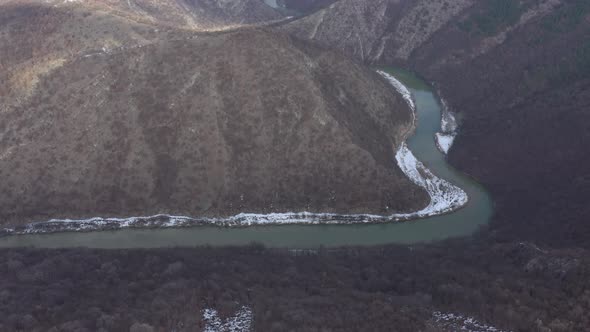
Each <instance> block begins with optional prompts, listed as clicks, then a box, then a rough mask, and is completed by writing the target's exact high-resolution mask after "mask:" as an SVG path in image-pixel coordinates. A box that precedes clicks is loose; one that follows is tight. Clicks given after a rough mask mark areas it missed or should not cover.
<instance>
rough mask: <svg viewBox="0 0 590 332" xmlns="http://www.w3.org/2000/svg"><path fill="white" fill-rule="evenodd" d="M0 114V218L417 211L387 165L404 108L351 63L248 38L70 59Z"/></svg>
mask: <svg viewBox="0 0 590 332" xmlns="http://www.w3.org/2000/svg"><path fill="white" fill-rule="evenodd" d="M0 107H2V108H1V109H2V113H3V120H4V121H2V124H1V125H0V181H1V187H2V188H3V191H4V194H3V195H2V197H1V198H0V206H1V207H2V209H1V211H2V216H1V218H2V220H4V221H5V222H6V221H7V220H8V221H12V222H14V223H21V222H27V221H34V220H45V219H49V218H53V217H60V218H65V217H76V218H79V217H90V216H97V215H100V216H129V215H147V214H155V213H160V212H164V213H173V214H185V215H216V216H217V215H231V214H235V213H239V212H244V211H247V212H273V211H288V210H295V211H301V210H310V211H320V212H324V211H325V212H330V211H336V212H347V213H355V212H373V213H390V212H393V211H411V210H418V209H420V208H422V207H424V206H425V205H426V204H427V202H428V196H427V195H426V193H425V192H423V191H422V190H421V189H419V188H417V187H416V186H414V185H413V184H412V183H411V182H410V181H409V180H408V179H407V178H406V177H405V176H404V174H403V173H402V172H401V170H399V169H398V168H397V167H396V166H395V161H394V151H395V149H396V148H397V147H398V146H399V145H400V144H401V142H402V140H403V139H404V138H405V135H406V134H407V133H408V131H409V130H411V127H412V116H411V112H410V111H409V109H408V107H407V105H406V104H405V102H404V101H403V99H402V97H401V96H398V95H396V94H395V93H394V92H393V91H392V89H391V87H390V86H389V85H388V84H387V82H385V81H384V80H382V79H381V78H379V77H378V75H377V74H375V73H373V72H372V71H370V70H368V69H366V68H364V67H362V66H360V65H359V64H356V63H354V62H351V61H349V60H346V59H345V58H343V57H341V56H339V55H338V54H336V53H333V52H329V51H325V50H322V49H320V48H317V47H312V46H310V45H308V44H307V43H303V42H300V41H297V40H293V39H292V38H289V37H286V36H283V35H280V34H275V33H269V32H267V31H264V30H260V29H254V30H249V29H247V30H244V31H239V32H231V33H225V34H219V33H217V34H202V35H199V36H197V38H192V39H185V40H178V41H162V42H158V43H152V44H150V45H147V46H143V47H136V48H132V49H123V50H119V51H118V52H111V53H99V54H94V55H91V56H81V57H78V58H74V59H72V60H70V61H67V62H64V63H62V64H61V66H60V67H59V68H56V69H54V70H53V71H51V72H49V73H47V74H45V75H42V76H41V77H39V82H38V83H37V88H36V89H35V90H33V91H32V92H31V95H30V96H29V97H28V98H27V99H26V100H25V101H23V102H21V103H14V102H13V100H12V98H9V99H8V100H5V99H3V100H2V105H1V106H0Z"/></svg>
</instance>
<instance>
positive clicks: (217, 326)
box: [203, 306, 253, 332]
mask: <svg viewBox="0 0 590 332" xmlns="http://www.w3.org/2000/svg"><path fill="white" fill-rule="evenodd" d="M203 320H204V321H205V324H206V325H205V329H204V330H203V332H247V331H250V330H251V329H252V320H253V316H252V309H250V308H249V307H246V306H243V307H241V308H240V310H238V312H237V313H236V314H235V315H234V316H232V317H230V318H228V319H227V320H225V322H224V321H222V320H221V318H220V317H219V313H218V312H217V310H215V309H205V310H203Z"/></svg>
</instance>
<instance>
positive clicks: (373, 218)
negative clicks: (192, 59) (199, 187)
mask: <svg viewBox="0 0 590 332" xmlns="http://www.w3.org/2000/svg"><path fill="white" fill-rule="evenodd" d="M390 72H391V73H393V74H394V75H396V74H397V75H399V76H400V77H401V78H402V80H403V82H404V84H407V86H408V87H409V88H410V90H411V92H410V91H408V90H405V91H407V92H406V94H409V93H411V94H412V95H411V96H410V95H407V98H408V99H407V100H408V101H409V102H410V103H411V105H413V106H412V108H415V109H416V120H415V121H416V123H417V124H418V126H417V127H416V129H415V130H414V132H413V133H411V136H410V137H409V139H408V141H407V144H408V147H409V150H407V148H405V147H404V148H400V151H399V152H398V163H400V164H402V163H403V162H404V161H403V160H400V159H399V158H401V156H400V152H403V153H406V154H409V156H406V158H408V157H409V158H410V160H409V161H410V165H412V163H414V166H413V167H416V165H415V163H416V161H415V160H413V161H412V158H413V154H415V155H416V157H417V158H418V160H421V161H423V162H424V163H425V165H426V166H427V167H428V169H429V170H431V171H432V172H434V174H436V175H438V176H441V177H442V179H444V180H443V181H442V183H437V182H433V183H429V184H428V186H429V187H431V188H436V189H437V190H435V191H434V192H429V193H430V195H431V198H430V199H431V203H430V204H429V206H428V207H426V208H425V209H424V210H423V211H420V212H417V213H408V214H404V215H398V216H396V215H393V216H378V215H337V214H312V213H294V214H288V213H287V214H277V213H275V214H269V215H252V214H250V215H249V214H241V215H237V216H234V217H232V218H229V219H225V220H224V219H200V218H191V217H179V216H165V215H164V216H154V217H146V218H129V219H112V220H109V219H95V220H92V219H89V220H86V221H75V220H63V221H59V220H56V221H52V222H45V223H43V222H42V223H36V224H32V225H25V226H22V227H17V228H14V229H13V230H5V235H7V236H5V237H3V238H0V246H8V247H13V246H27V247H28V246H33V247H76V246H78V245H80V244H81V243H84V245H85V246H88V247H96V248H151V247H170V246H198V245H215V246H224V245H245V244H249V243H252V242H256V243H261V244H264V245H267V246H271V247H287V248H315V247H318V246H328V247H339V246H347V245H377V244H387V243H421V242H430V241H434V240H442V239H446V238H449V237H458V236H465V235H469V234H472V233H473V232H475V231H476V230H477V229H479V227H481V226H482V225H485V224H487V223H488V222H489V219H490V217H491V214H492V203H491V199H490V197H489V196H488V194H487V192H486V191H485V189H483V188H482V187H481V186H480V185H479V184H477V183H476V182H475V181H473V180H472V179H470V178H468V177H466V176H464V175H461V174H460V173H459V172H457V171H456V170H454V169H453V168H452V166H450V165H448V163H447V162H446V159H445V156H444V154H443V153H441V152H440V151H439V150H438V149H437V147H436V145H435V141H434V137H435V134H436V133H437V132H438V131H439V130H440V129H441V117H442V116H441V110H442V107H441V103H440V101H439V100H437V98H436V96H435V95H434V93H433V91H432V90H430V88H429V86H428V85H427V84H425V83H424V82H423V81H421V80H420V79H418V78H417V77H413V76H411V74H409V73H407V72H403V71H398V70H395V69H393V70H392V69H390ZM381 73H382V74H383V75H386V77H388V75H389V74H387V73H385V72H381ZM396 83H397V84H398V85H399V84H401V83H399V82H396ZM391 88H392V90H393V89H394V87H393V86H392V87H391ZM401 88H402V89H405V87H404V86H403V85H402V86H401ZM414 100H415V106H414ZM410 151H411V152H410ZM406 162H407V161H406ZM418 163H420V162H418ZM400 166H401V165H400ZM410 167H412V166H410ZM402 169H403V167H402ZM405 172H406V174H407V175H409V176H410V177H419V175H418V169H416V168H414V170H405ZM420 172H421V173H422V172H424V171H422V170H420ZM426 172H430V171H428V170H426ZM431 176H432V175H430V177H431ZM428 179H429V180H430V178H428ZM433 180H435V181H440V179H438V180H437V179H436V178H434V179H433ZM420 181H423V180H420ZM445 181H450V182H452V183H454V184H456V185H458V186H459V187H460V188H461V189H459V188H457V187H454V186H453V185H450V186H449V185H447V184H445V183H444V182H445ZM439 189H442V190H441V191H438V190H439ZM463 190H465V192H463ZM417 218H421V219H419V220H414V219H417ZM422 218H425V219H422ZM400 220H401V221H400ZM404 220H409V221H404ZM383 223H386V224H383ZM211 224H216V225H217V226H216V227H211V226H209V225H211ZM273 224H274V225H280V227H278V226H268V225H273ZM308 224H316V225H314V226H306V225H308ZM355 224H365V225H362V226H360V225H355ZM370 224H374V225H370ZM122 225H124V226H122ZM265 225H266V226H265ZM191 226H192V227H191ZM195 226H196V227H195ZM219 226H221V227H223V228H221V229H220V228H219ZM240 226H242V227H240ZM243 226H248V227H245V228H244V227H243ZM186 227H190V228H186ZM227 227H230V228H231V229H228V228H227ZM142 228H144V229H142ZM145 228H147V229H145ZM151 228H158V230H150V229H151ZM166 228H172V229H166ZM113 229H120V230H118V231H116V232H113V231H112V230H113ZM100 230H102V231H104V230H106V231H107V232H89V233H88V231H100ZM80 231H81V232H82V233H80ZM53 232H74V233H61V234H52V235H43V233H53ZM12 234H20V235H18V236H11V235H12ZM26 234H31V235H26ZM34 234H38V235H34Z"/></svg>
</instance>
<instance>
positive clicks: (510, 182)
mask: <svg viewBox="0 0 590 332" xmlns="http://www.w3.org/2000/svg"><path fill="white" fill-rule="evenodd" d="M281 29H284V30H286V31H289V32H290V33H292V34H295V35H296V36H298V37H300V38H304V39H310V40H314V41H315V42H317V43H319V44H322V45H327V46H330V47H336V48H339V49H341V50H342V51H344V52H346V53H347V54H349V55H352V56H354V57H356V58H358V59H360V60H363V61H365V62H366V63H373V64H387V65H391V64H395V65H402V66H407V67H409V68H412V69H413V70H415V71H417V72H418V73H420V74H421V75H423V76H424V77H426V78H427V79H429V80H430V81H432V82H434V83H435V84H436V86H437V87H438V88H439V89H440V90H441V92H442V95H443V96H444V97H445V99H446V100H447V102H448V103H449V105H450V106H451V108H452V109H453V110H454V111H456V112H459V118H460V119H461V120H462V126H461V129H460V134H459V136H458V138H457V143H456V146H455V147H454V148H453V149H451V151H450V156H449V157H450V160H451V162H452V163H454V164H455V165H457V166H459V167H460V168H461V169H463V170H464V171H466V172H467V173H469V174H471V175H474V176H476V177H477V178H478V180H479V181H481V182H483V183H484V184H485V185H486V187H488V188H490V189H491V190H492V193H493V194H494V197H495V199H496V202H497V203H498V204H497V211H498V213H497V217H496V218H495V223H494V227H496V230H499V231H500V230H501V232H494V234H497V235H498V236H500V238H502V239H529V240H538V241H543V242H546V243H550V244H552V245H567V244H572V243H574V244H576V245H582V244H584V245H590V243H588V241H587V239H588V234H590V223H588V220H587V217H585V216H587V215H588V214H590V210H589V208H588V204H586V202H585V197H588V195H589V194H590V183H589V182H588V179H587V178H588V177H587V169H588V168H589V167H590V159H589V155H588V153H587V152H586V150H587V142H590V137H589V136H588V135H589V134H590V127H589V124H590V113H589V112H588V111H587V110H588V109H589V108H588V100H589V99H588V95H589V94H590V86H589V79H590V71H589V70H588V68H589V67H588V63H589V59H590V55H589V54H590V52H589V51H588V50H589V49H590V46H589V45H588V36H589V35H590V4H589V3H588V1H584V0H542V1H532V0H530V1H529V0H526V1H524V0H523V1H509V0H492V1H479V2H478V1H468V0H466V1H435V0H423V1H409V0H407V1H406V0H400V1H395V0H382V1H376V2H370V3H368V2H366V1H361V0H340V1H338V2H336V3H334V4H332V5H331V6H329V7H327V8H325V9H323V10H320V11H319V12H317V13H315V14H313V15H311V16H309V17H306V18H303V19H301V20H297V21H295V22H291V23H289V24H287V25H284V26H282V27H281ZM540 225H542V227H541V229H543V231H542V232H538V230H539V229H540V228H539V226H540Z"/></svg>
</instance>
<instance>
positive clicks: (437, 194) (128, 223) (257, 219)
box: [0, 71, 468, 236]
mask: <svg viewBox="0 0 590 332" xmlns="http://www.w3.org/2000/svg"><path fill="white" fill-rule="evenodd" d="M377 72H378V73H379V74H380V75H381V76H383V77H384V78H385V79H386V80H387V81H388V82H389V83H390V84H391V86H392V87H393V88H394V89H395V90H396V91H397V93H399V94H401V95H402V97H403V98H404V100H405V101H406V102H407V103H408V105H409V107H410V109H411V111H412V116H413V117H414V126H416V125H417V121H416V104H415V103H414V100H413V98H412V93H411V92H410V90H409V89H408V88H407V87H406V86H405V85H404V84H403V83H402V82H400V81H399V80H397V79H396V78H395V77H394V76H392V75H390V74H388V73H386V72H384V71H377ZM443 118H444V117H443ZM442 130H443V131H444V130H445V127H444V126H443V127H442ZM409 134H410V133H408V134H407V136H409ZM395 158H396V161H397V165H398V167H399V168H400V169H401V170H402V171H403V172H404V174H405V175H406V176H407V177H408V178H409V179H410V180H411V181H412V182H413V183H414V184H416V185H418V186H420V187H422V188H423V189H424V190H426V192H427V193H428V195H429V196H430V203H429V204H428V205H427V206H426V207H425V208H424V209H421V210H419V211H416V212H411V213H396V214H392V215H389V216H382V215H373V214H351V215H346V214H334V213H310V212H287V213H272V214H252V213H241V214H238V215H235V216H232V217H229V218H207V217H201V218H199V217H188V216H172V215H166V214H160V215H154V216H145V217H129V218H102V217H96V218H90V219H79V220H75V219H53V220H49V221H46V222H39V223H33V224H29V225H25V226H22V227H16V228H7V229H4V230H2V231H0V235H4V236H7V235H26V234H44V233H57V232H89V231H105V230H118V229H125V228H185V227H195V226H221V227H245V226H254V225H294V224H303V225H322V224H328V225H333V224H368V223H386V222H401V221H407V220H412V219H419V218H425V217H432V216H436V215H441V214H446V213H450V212H453V211H455V210H457V209H460V208H461V207H463V206H465V204H467V201H468V196H467V193H465V191H463V190H462V189H461V188H459V187H457V186H455V185H453V184H451V183H450V182H448V181H446V180H444V179H441V178H439V177H437V176H436V175H434V174H433V173H432V172H431V171H430V170H429V169H428V168H427V167H426V166H424V164H423V163H421V162H420V161H419V160H418V159H417V158H416V157H415V156H414V154H413V153H412V151H411V150H410V149H409V148H408V146H407V144H406V143H404V144H402V146H401V147H400V148H399V149H398V151H397V152H396V155H395Z"/></svg>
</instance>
